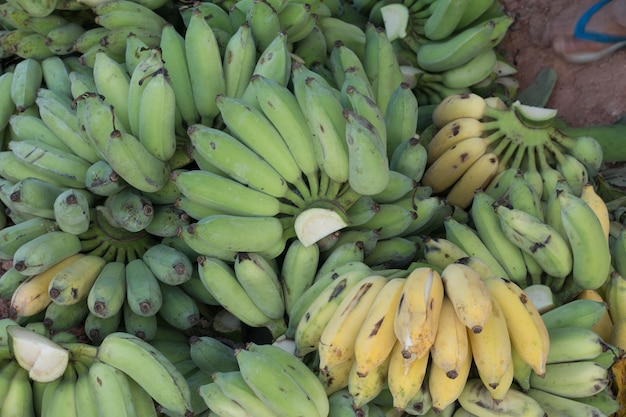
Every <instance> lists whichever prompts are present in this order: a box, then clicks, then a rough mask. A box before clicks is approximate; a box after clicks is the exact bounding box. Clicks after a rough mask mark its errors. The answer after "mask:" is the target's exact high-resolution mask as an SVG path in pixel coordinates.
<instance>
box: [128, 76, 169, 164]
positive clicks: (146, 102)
mask: <svg viewBox="0 0 626 417" xmlns="http://www.w3.org/2000/svg"><path fill="white" fill-rule="evenodd" d="M144 84H145V86H143V89H142V92H141V100H140V109H139V129H138V131H137V137H138V138H139V141H140V142H141V144H142V145H143V146H144V147H145V148H146V149H147V150H148V152H150V154H152V155H153V156H154V157H155V158H157V159H160V160H161V161H168V160H169V159H170V158H171V157H172V156H173V155H174V152H175V151H176V95H175V90H174V87H173V85H172V84H171V82H170V81H169V78H168V77H167V74H166V72H165V70H161V71H156V72H154V73H153V74H152V75H151V76H150V77H149V78H148V79H145V80H144ZM157 115H158V116H157ZM155 118H156V120H155Z"/></svg>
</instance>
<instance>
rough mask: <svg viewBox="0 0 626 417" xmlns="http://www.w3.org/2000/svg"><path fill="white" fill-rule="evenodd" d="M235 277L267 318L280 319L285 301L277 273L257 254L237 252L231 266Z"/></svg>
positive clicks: (283, 312)
mask: <svg viewBox="0 0 626 417" xmlns="http://www.w3.org/2000/svg"><path fill="white" fill-rule="evenodd" d="M233 268H234V271H235V277H236V278H237V281H239V283H240V284H241V286H242V287H243V289H244V290H245V291H246V292H247V293H248V294H249V295H250V298H252V300H253V301H254V303H255V304H256V306H257V307H258V308H259V310H261V311H262V312H263V313H264V314H265V315H266V316H267V317H269V318H271V319H275V320H278V319H281V318H282V317H283V316H284V314H285V301H284V298H283V291H282V286H281V283H280V281H279V277H278V274H277V272H276V271H275V270H274V269H273V268H272V265H271V264H270V262H269V261H268V260H267V259H266V258H264V257H263V256H262V255H259V254H258V253H257V252H237V256H236V257H235V261H234V264H233Z"/></svg>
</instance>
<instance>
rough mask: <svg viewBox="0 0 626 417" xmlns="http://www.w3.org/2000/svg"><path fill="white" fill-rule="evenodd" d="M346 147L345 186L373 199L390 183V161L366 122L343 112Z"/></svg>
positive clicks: (348, 112) (352, 113)
mask: <svg viewBox="0 0 626 417" xmlns="http://www.w3.org/2000/svg"><path fill="white" fill-rule="evenodd" d="M343 114H344V117H345V118H346V133H345V134H346V142H347V143H348V182H349V184H350V187H351V188H352V189H353V190H354V191H355V192H357V193H359V194H361V195H374V194H378V193H380V192H382V191H384V190H385V188H386V187H387V184H388V183H389V160H388V159H387V151H386V149H385V143H383V139H382V137H381V135H380V134H379V133H378V131H377V129H376V128H375V127H374V125H372V123H370V122H369V121H368V120H367V119H366V118H364V117H362V116H360V115H358V114H356V113H354V112H352V111H350V110H347V109H346V110H344V113H343Z"/></svg>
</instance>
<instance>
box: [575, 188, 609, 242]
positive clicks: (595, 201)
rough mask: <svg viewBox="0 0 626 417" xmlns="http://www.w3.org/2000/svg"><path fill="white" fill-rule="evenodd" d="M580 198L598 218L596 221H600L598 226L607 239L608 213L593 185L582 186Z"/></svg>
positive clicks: (604, 203)
mask: <svg viewBox="0 0 626 417" xmlns="http://www.w3.org/2000/svg"><path fill="white" fill-rule="evenodd" d="M580 198H581V199H582V200H583V201H584V202H585V203H587V205H588V206H589V207H591V209H592V210H593V212H594V213H595V214H596V217H597V218H598V220H600V224H601V225H602V230H603V231H604V235H605V236H606V238H607V239H608V238H609V230H610V225H611V222H610V219H609V212H608V209H607V207H606V202H605V201H604V199H603V198H602V197H601V196H599V195H598V193H597V191H596V188H595V186H594V185H593V183H587V184H585V185H583V190H582V192H581V193H580Z"/></svg>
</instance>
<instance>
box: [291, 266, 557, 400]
mask: <svg viewBox="0 0 626 417" xmlns="http://www.w3.org/2000/svg"><path fill="white" fill-rule="evenodd" d="M376 272H377V271H374V270H371V269H370V270H369V271H368V270H367V269H366V270H362V271H361V270H359V271H357V270H354V269H353V270H351V271H348V272H343V273H341V274H339V275H338V277H337V278H335V279H334V280H333V281H330V282H329V283H327V284H325V285H326V287H325V289H323V290H318V291H317V294H316V296H315V297H311V298H309V296H308V295H307V294H306V293H305V295H303V297H302V301H301V302H302V303H307V304H308V307H306V308H303V310H305V312H304V313H302V315H296V314H295V312H294V315H293V316H292V318H293V319H298V322H297V323H296V324H295V326H294V329H295V331H294V333H293V335H294V336H293V337H294V341H295V345H296V347H295V351H296V354H297V355H299V356H301V357H304V356H305V355H306V354H307V353H309V352H312V351H317V355H318V357H319V362H318V363H317V366H318V367H319V378H320V379H321V381H322V382H323V384H324V387H325V389H326V392H327V394H328V395H332V394H334V393H336V392H340V391H341V390H344V389H346V388H347V392H348V393H349V395H350V396H351V397H352V401H353V405H354V406H355V407H365V406H367V405H368V404H369V403H370V402H371V401H373V400H374V399H375V398H376V397H378V396H379V395H382V394H381V393H383V392H388V394H389V396H390V398H392V400H391V403H392V405H393V407H395V408H396V409H399V410H405V409H406V410H408V409H410V408H411V407H412V406H413V404H414V402H415V401H417V397H418V396H419V395H420V392H421V391H422V390H424V389H426V391H427V392H428V396H429V398H430V400H431V402H432V404H431V407H433V409H434V410H436V411H442V410H444V409H446V408H447V407H448V406H450V405H451V404H453V403H455V402H456V401H457V399H458V398H459V396H460V395H461V393H462V392H463V390H464V387H465V386H466V383H467V381H468V378H470V369H471V368H472V367H473V366H475V368H476V370H477V372H478V376H479V377H480V380H481V381H482V384H483V385H484V386H485V387H486V389H487V390H488V392H489V393H490V394H489V395H490V396H492V397H493V398H494V399H496V400H501V399H503V398H504V397H505V396H506V395H507V393H508V392H509V390H510V389H511V386H512V384H513V382H514V380H515V378H514V377H515V375H516V374H515V371H514V362H513V353H512V352H513V350H515V351H516V352H517V354H519V355H520V357H521V358H522V359H521V363H523V364H524V366H528V367H529V369H530V370H531V372H532V373H533V374H536V375H540V376H541V375H544V374H545V373H546V372H547V371H546V366H547V362H548V354H549V352H550V339H549V335H548V331H547V329H546V326H545V324H544V322H543V320H542V318H541V315H540V314H539V312H538V311H537V309H536V308H535V306H534V304H533V302H532V300H531V299H530V298H528V296H527V295H526V294H525V293H524V291H523V290H522V289H521V288H520V287H519V286H517V285H516V284H515V283H513V282H511V281H509V280H506V279H503V278H500V277H498V276H496V275H492V276H489V277H485V278H483V277H481V276H480V274H479V273H478V272H476V271H475V270H473V269H472V268H471V267H470V266H467V265H466V264H464V263H462V262H455V263H452V264H450V265H448V266H446V267H445V268H444V269H443V270H442V271H441V273H439V272H437V271H436V270H435V269H433V268H432V267H429V266H427V265H425V266H416V267H415V268H414V269H411V270H406V271H405V273H404V274H403V275H402V276H395V277H394V276H393V275H389V274H388V273H386V272H385V271H384V270H382V271H380V272H384V273H383V275H380V274H377V273H376ZM321 282H322V281H320V285H321ZM311 292H313V290H311ZM296 305H297V304H296ZM294 308H296V307H294ZM290 326H291V324H290ZM287 334H288V335H289V330H288V333H287ZM421 395H424V394H423V392H422V393H421Z"/></svg>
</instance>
